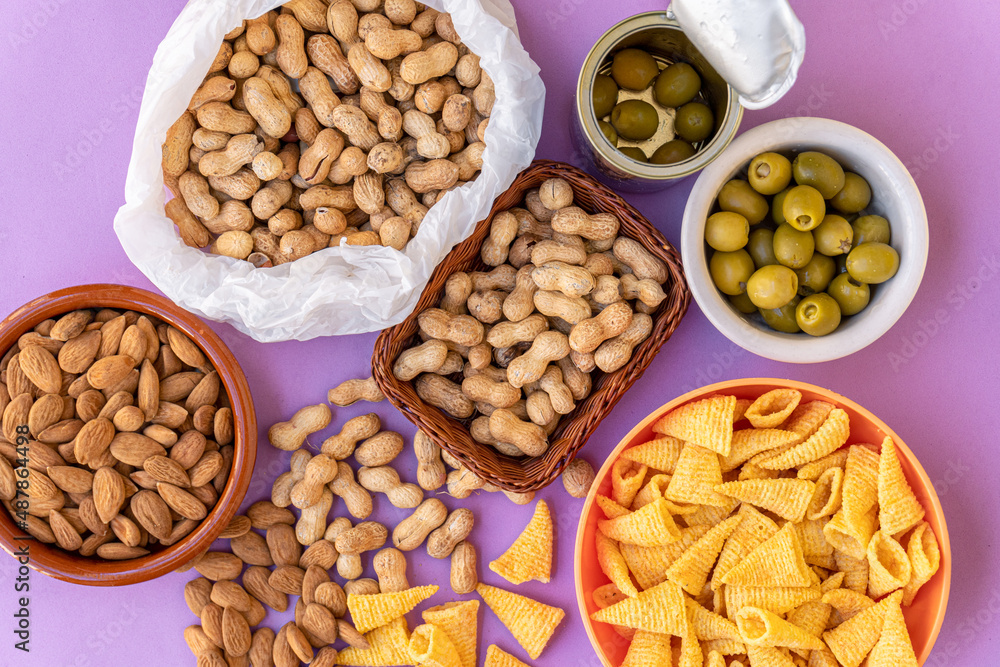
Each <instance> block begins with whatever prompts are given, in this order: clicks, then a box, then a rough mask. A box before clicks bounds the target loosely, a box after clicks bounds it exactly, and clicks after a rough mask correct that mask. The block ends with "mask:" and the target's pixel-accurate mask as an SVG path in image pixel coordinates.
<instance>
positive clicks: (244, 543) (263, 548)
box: [229, 531, 274, 567]
mask: <svg viewBox="0 0 1000 667" xmlns="http://www.w3.org/2000/svg"><path fill="white" fill-rule="evenodd" d="M229 545H230V547H231V548H232V550H233V553H234V554H236V555H237V556H239V557H240V558H241V559H243V562H244V563H247V564H249V565H259V566H263V567H271V566H272V565H274V560H273V559H272V558H271V552H270V551H269V550H268V548H267V542H266V541H265V540H264V538H263V537H261V536H260V535H258V534H257V533H255V532H253V531H249V532H247V533H245V534H243V535H240V536H238V537H234V538H232V539H231V540H230V541H229Z"/></svg>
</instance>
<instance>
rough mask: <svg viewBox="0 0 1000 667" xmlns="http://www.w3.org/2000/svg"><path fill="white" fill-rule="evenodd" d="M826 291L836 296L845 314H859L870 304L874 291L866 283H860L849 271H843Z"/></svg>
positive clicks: (841, 310)
mask: <svg viewBox="0 0 1000 667" xmlns="http://www.w3.org/2000/svg"><path fill="white" fill-rule="evenodd" d="M826 293H827V294H829V295H830V296H832V297H833V298H834V300H835V301H836V302H837V304H838V305H839V306H840V312H841V313H842V314H844V315H857V314H858V313H860V312H861V311H862V310H864V309H865V307H866V306H867V305H868V301H869V300H870V299H871V296H872V291H871V288H869V287H868V285H866V284H865V283H859V282H858V281H857V280H855V279H854V278H852V277H851V276H850V275H849V274H847V273H841V274H840V275H838V276H837V277H836V278H834V279H833V280H832V281H830V286H829V287H827V288H826Z"/></svg>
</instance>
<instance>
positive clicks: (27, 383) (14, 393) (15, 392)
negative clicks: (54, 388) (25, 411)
mask: <svg viewBox="0 0 1000 667" xmlns="http://www.w3.org/2000/svg"><path fill="white" fill-rule="evenodd" d="M20 356H21V355H20V354H15V355H14V356H13V357H11V358H10V361H9V362H7V391H8V392H10V397H11V398H17V397H18V396H20V395H21V394H28V395H30V396H31V398H35V397H36V396H37V395H38V393H39V391H41V390H40V389H39V388H38V387H36V386H35V383H34V382H32V381H31V380H29V379H28V376H27V375H25V374H24V371H22V370H21V360H20Z"/></svg>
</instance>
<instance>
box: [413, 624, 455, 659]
mask: <svg viewBox="0 0 1000 667" xmlns="http://www.w3.org/2000/svg"><path fill="white" fill-rule="evenodd" d="M409 651H410V659H411V660H413V664H415V665H421V667H461V665H462V660H461V658H459V657H458V649H456V648H455V645H454V644H452V643H451V640H450V639H448V635H446V634H445V632H444V630H442V629H441V628H439V627H438V626H436V625H432V624H430V623H425V624H423V625H418V626H417V627H415V628H414V629H413V632H411V633H410V644H409Z"/></svg>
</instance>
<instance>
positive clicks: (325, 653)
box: [309, 646, 337, 667]
mask: <svg viewBox="0 0 1000 667" xmlns="http://www.w3.org/2000/svg"><path fill="white" fill-rule="evenodd" d="M336 664H337V649H335V648H333V647H332V646H324V647H322V648H321V649H320V650H318V651H316V657H315V658H313V661H312V662H311V663H309V665H310V667H334V666H335V665H336Z"/></svg>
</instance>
